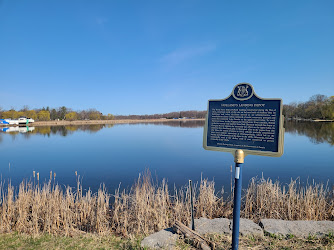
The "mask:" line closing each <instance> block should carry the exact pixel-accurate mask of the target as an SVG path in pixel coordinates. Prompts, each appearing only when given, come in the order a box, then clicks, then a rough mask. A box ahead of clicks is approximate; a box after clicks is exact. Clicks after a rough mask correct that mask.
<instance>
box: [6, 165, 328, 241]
mask: <svg viewBox="0 0 334 250" xmlns="http://www.w3.org/2000/svg"><path fill="white" fill-rule="evenodd" d="M34 176H35V173H34ZM37 177H38V179H37V182H35V179H34V181H29V182H26V181H23V182H22V183H21V184H20V185H19V187H18V190H16V191H15V189H14V187H13V186H12V185H11V183H10V182H9V184H8V185H6V186H5V185H4V183H0V233H7V232H13V231H15V232H21V233H27V234H33V235H36V234H41V233H49V234H54V235H74V234H81V233H83V232H93V233H97V234H100V235H106V234H110V233H116V234H118V235H122V236H130V235H133V234H148V233H152V232H154V231H158V230H161V229H163V228H166V227H170V226H171V225H172V224H173V223H174V222H175V220H180V221H182V222H183V223H186V224H189V223H190V219H191V216H190V190H189V187H188V186H187V185H185V187H183V188H179V189H178V188H175V187H174V189H170V188H169V187H168V184H167V181H166V180H162V181H161V182H160V183H157V182H154V181H153V178H152V177H151V175H150V173H149V171H146V172H145V173H144V174H143V175H139V177H138V179H137V181H136V182H135V184H134V185H133V186H132V188H131V189H130V190H128V191H126V190H121V189H120V188H118V189H117V190H115V193H114V194H113V195H111V194H109V193H108V192H107V190H106V188H105V186H104V185H101V186H100V188H99V190H98V191H97V192H96V193H93V192H92V191H91V190H90V189H88V190H87V191H85V192H84V191H83V188H82V184H81V181H80V176H79V175H78V174H77V173H76V178H77V186H76V188H72V187H66V188H61V186H60V185H58V184H57V183H56V182H55V178H56V174H55V173H53V175H52V172H50V179H49V181H47V182H45V183H43V184H42V185H40V184H39V173H37ZM223 194H224V189H222V190H221V191H220V192H216V189H215V183H214V182H213V181H208V180H207V179H203V178H201V181H200V183H198V184H195V186H194V197H193V201H194V209H195V210H194V215H195V217H197V218H198V217H207V218H215V217H227V218H231V217H232V210H233V197H232V196H230V197H228V198H226V199H224V198H223ZM111 198H112V199H111ZM111 200H113V202H112V203H111ZM241 215H242V217H244V218H249V219H252V220H254V221H258V220H259V219H261V218H276V219H285V220H334V193H333V190H330V189H329V188H326V187H324V185H322V184H315V183H312V184H309V185H306V186H305V187H303V186H301V185H300V183H299V182H298V180H291V182H290V184H288V185H282V184H280V183H279V182H278V181H276V182H272V180H270V179H267V180H264V179H261V180H257V179H252V180H251V182H250V184H249V186H248V188H247V189H246V190H244V195H243V197H242V211H241Z"/></svg>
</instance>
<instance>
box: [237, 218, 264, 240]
mask: <svg viewBox="0 0 334 250" xmlns="http://www.w3.org/2000/svg"><path fill="white" fill-rule="evenodd" d="M232 224H233V221H232V220H231V231H232ZM239 233H240V235H242V236H249V235H253V236H260V237H262V236H263V230H262V228H261V227H260V226H259V225H258V224H256V223H254V221H252V220H248V219H240V227H239Z"/></svg>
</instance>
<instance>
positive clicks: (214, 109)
mask: <svg viewBox="0 0 334 250" xmlns="http://www.w3.org/2000/svg"><path fill="white" fill-rule="evenodd" d="M283 141H284V128H283V116H282V100H281V99H265V98H260V97H258V96H257V95H256V94H255V92H254V89H253V86H252V85H251V84H249V83H239V84H237V85H236V86H235V87H234V88H233V91H232V93H231V95H230V96H229V97H227V98H226V99H222V100H209V102H208V112H207V117H206V122H205V128H204V138H203V146H204V148H205V149H207V150H216V151H223V152H231V153H234V152H235V150H237V149H241V150H243V151H244V153H245V155H250V154H251V155H264V156H276V157H278V156H281V155H282V154H283Z"/></svg>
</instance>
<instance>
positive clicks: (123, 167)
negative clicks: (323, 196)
mask: <svg viewBox="0 0 334 250" xmlns="http://www.w3.org/2000/svg"><path fill="white" fill-rule="evenodd" d="M203 126H204V122H202V121H173V122H168V123H147V124H146V123H138V124H119V125H90V126H53V127H52V126H51V127H35V128H33V127H30V128H23V129H21V131H13V132H8V131H7V132H0V174H1V180H2V183H3V185H6V183H8V182H9V181H11V183H12V184H13V185H15V186H17V185H18V184H19V183H20V182H21V181H22V180H32V176H33V171H35V172H36V173H37V172H38V173H39V175H40V179H41V182H43V181H44V180H48V179H49V176H50V171H52V173H56V182H58V183H59V184H62V185H64V186H67V185H70V186H75V181H76V176H75V172H76V171H77V173H78V175H80V179H82V183H83V187H84V188H85V189H87V188H88V187H90V188H91V189H92V190H93V191H96V190H97V189H98V187H99V186H100V184H101V183H105V185H106V187H107V189H108V190H109V192H111V193H113V192H114V190H115V189H116V188H117V187H119V186H120V187H121V188H130V187H131V185H132V184H133V183H134V181H135V180H136V179H137V178H138V175H139V174H140V173H142V172H144V171H145V169H149V170H150V171H151V173H152V176H153V178H154V179H155V180H159V181H160V180H161V179H162V178H166V179H167V180H168V183H169V185H170V187H172V186H173V185H174V184H175V186H177V187H180V186H183V185H187V183H188V180H189V179H192V180H193V181H194V182H197V181H199V180H200V179H201V178H208V179H209V180H214V181H215V183H216V188H217V190H220V189H221V187H222V186H224V187H225V191H226V192H229V190H230V186H231V176H232V174H233V173H231V166H233V165H234V162H233V156H232V154H230V153H223V152H215V151H206V150H204V149H203V147H202V140H203ZM233 171H234V169H233ZM262 176H263V177H264V178H271V179H272V180H274V181H275V180H279V181H280V182H282V183H288V182H290V180H291V179H297V178H299V179H300V182H301V183H302V184H303V185H305V184H307V183H312V182H313V181H315V182H317V183H319V182H322V183H324V184H327V183H328V185H329V186H331V185H333V184H334V178H333V177H334V123H327V122H322V123H320V122H286V123H285V142H284V154H283V156H282V157H279V158H275V157H264V156H252V155H250V156H247V157H246V158H245V164H244V165H243V187H246V186H247V184H248V183H249V181H250V180H251V178H253V177H258V178H261V177H262Z"/></svg>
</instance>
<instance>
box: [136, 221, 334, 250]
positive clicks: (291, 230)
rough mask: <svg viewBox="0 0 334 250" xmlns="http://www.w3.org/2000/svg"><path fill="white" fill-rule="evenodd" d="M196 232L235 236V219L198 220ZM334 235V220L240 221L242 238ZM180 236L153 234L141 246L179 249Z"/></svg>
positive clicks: (171, 230) (170, 233)
mask: <svg viewBox="0 0 334 250" xmlns="http://www.w3.org/2000/svg"><path fill="white" fill-rule="evenodd" d="M195 231H196V232H197V233H199V234H201V235H205V234H223V235H232V220H230V219H227V218H216V219H207V218H199V219H195ZM333 233H334V221H300V220H299V221H287V220H277V219H261V220H260V222H259V223H255V222H253V221H252V220H248V219H240V236H252V237H265V236H267V235H269V236H272V237H273V236H274V237H297V238H307V237H315V238H318V237H324V236H326V235H329V234H333ZM178 239H179V235H178V234H176V233H175V232H174V231H173V229H172V228H166V229H164V230H161V231H159V232H157V233H154V234H151V235H149V236H148V237H146V238H144V239H143V241H142V242H141V246H142V247H147V248H150V249H151V248H153V249H161V248H162V249H166V248H167V249H172V248H175V247H176V244H177V240H178Z"/></svg>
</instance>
